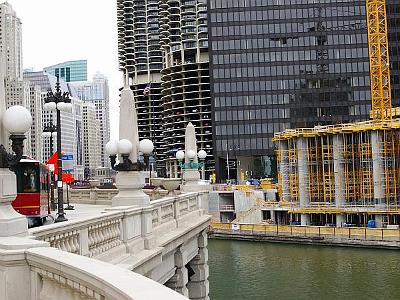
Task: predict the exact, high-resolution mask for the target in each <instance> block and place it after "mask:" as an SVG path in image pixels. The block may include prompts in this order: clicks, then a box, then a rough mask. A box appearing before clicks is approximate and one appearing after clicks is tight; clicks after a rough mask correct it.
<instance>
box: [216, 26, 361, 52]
mask: <svg viewBox="0 0 400 300" xmlns="http://www.w3.org/2000/svg"><path fill="white" fill-rule="evenodd" d="M240 28H242V29H241V30H244V29H245V28H248V27H245V26H243V27H240ZM212 30H217V28H216V27H213V29H212ZM344 33H345V32H340V33H329V34H324V35H323V36H321V35H319V36H315V35H309V36H293V37H290V36H287V37H285V36H281V37H266V38H257V37H255V38H252V37H251V36H250V35H251V34H245V35H246V38H244V39H237V38H236V39H235V37H236V36H237V35H236V34H234V35H233V36H232V38H231V39H227V34H226V33H224V32H221V35H220V36H221V37H223V38H222V39H221V40H214V41H213V42H212V43H211V47H212V49H213V50H214V51H216V50H244V49H246V50H247V49H265V48H278V49H280V50H281V51H290V50H293V48H294V47H315V46H327V45H332V46H335V48H336V47H340V45H355V44H359V45H360V46H361V45H365V46H364V47H367V45H368V37H367V34H363V33H360V34H344ZM283 47H284V48H285V49H281V48H283ZM340 48H345V47H340Z"/></svg>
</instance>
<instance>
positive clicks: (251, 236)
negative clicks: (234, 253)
mask: <svg viewBox="0 0 400 300" xmlns="http://www.w3.org/2000/svg"><path fill="white" fill-rule="evenodd" d="M209 237H210V238H215V239H229V240H246V241H264V242H277V243H299V244H312V245H327V246H348V247H367V248H385V249H400V230H399V229H385V228H351V227H349V228H335V227H323V226H286V225H267V224H228V223H212V224H211V226H210V230H209Z"/></svg>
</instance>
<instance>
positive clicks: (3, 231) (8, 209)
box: [0, 168, 28, 237]
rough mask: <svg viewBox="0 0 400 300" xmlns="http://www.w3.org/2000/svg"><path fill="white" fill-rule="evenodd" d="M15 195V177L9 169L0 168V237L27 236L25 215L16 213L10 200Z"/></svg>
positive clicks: (13, 198) (12, 199)
mask: <svg viewBox="0 0 400 300" xmlns="http://www.w3.org/2000/svg"><path fill="white" fill-rule="evenodd" d="M16 196H17V179H16V176H15V174H14V173H13V172H11V171H10V170H9V169H4V168H1V169H0V237H7V236H14V237H15V236H27V235H28V222H27V220H26V217H25V216H23V215H21V214H19V213H17V212H16V211H15V210H14V208H13V207H12V206H11V202H12V201H14V200H15V197H16Z"/></svg>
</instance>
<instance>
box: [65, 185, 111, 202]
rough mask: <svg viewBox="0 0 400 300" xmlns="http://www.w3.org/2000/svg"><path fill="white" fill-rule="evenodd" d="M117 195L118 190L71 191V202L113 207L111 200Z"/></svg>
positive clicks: (92, 189)
mask: <svg viewBox="0 0 400 300" xmlns="http://www.w3.org/2000/svg"><path fill="white" fill-rule="evenodd" d="M117 194H118V190H117V189H98V188H91V189H80V188H79V189H70V190H69V201H70V202H71V203H80V204H93V205H111V199H112V198H113V197H114V196H115V195H117Z"/></svg>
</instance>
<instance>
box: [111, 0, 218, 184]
mask: <svg viewBox="0 0 400 300" xmlns="http://www.w3.org/2000/svg"><path fill="white" fill-rule="evenodd" d="M117 5H118V36H119V39H118V42H119V63H120V69H121V71H124V72H128V75H129V77H130V78H131V79H132V85H131V89H132V90H133V92H134V95H135V100H136V103H137V107H136V108H137V111H138V126H139V135H140V138H150V139H152V140H153V142H154V143H155V153H156V158H157V171H158V172H159V173H160V175H162V174H163V172H164V169H165V167H166V168H167V173H168V174H170V175H171V176H174V175H175V174H176V173H177V162H176V160H175V158H174V153H175V152H176V151H177V150H178V149H183V148H184V130H185V127H186V125H187V123H188V122H192V123H193V124H194V125H195V126H196V131H197V134H198V137H197V139H198V143H199V144H198V147H199V148H202V149H205V150H206V151H207V152H208V154H209V155H210V156H209V158H211V157H212V155H211V153H212V142H211V115H210V110H211V103H210V93H209V74H208V53H207V50H208V41H207V13H206V8H207V7H206V1H204V0H195V1H193V0H180V1H157V0H147V1H146V0H132V1H122V0H117ZM146 88H148V89H149V93H147V92H144V90H145V89H146ZM212 168H213V167H212Z"/></svg>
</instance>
